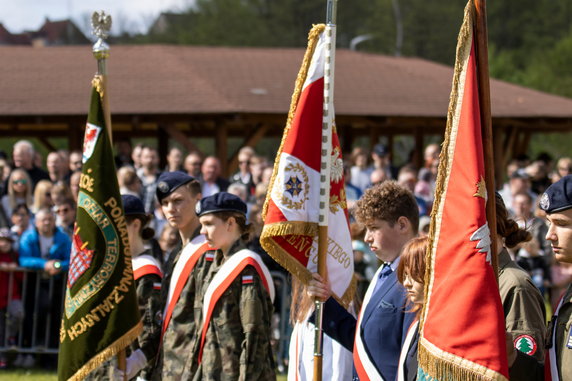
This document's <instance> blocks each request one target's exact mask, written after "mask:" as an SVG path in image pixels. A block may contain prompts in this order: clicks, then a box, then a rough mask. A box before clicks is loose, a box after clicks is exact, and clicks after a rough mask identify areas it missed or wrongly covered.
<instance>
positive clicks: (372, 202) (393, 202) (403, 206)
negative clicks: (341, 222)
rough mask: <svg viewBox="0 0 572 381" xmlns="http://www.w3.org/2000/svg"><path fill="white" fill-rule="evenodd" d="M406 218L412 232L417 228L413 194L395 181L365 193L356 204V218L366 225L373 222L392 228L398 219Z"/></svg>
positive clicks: (416, 210)
mask: <svg viewBox="0 0 572 381" xmlns="http://www.w3.org/2000/svg"><path fill="white" fill-rule="evenodd" d="M402 216H403V217H406V218H407V219H408V220H409V222H410V223H411V228H412V229H413V232H414V233H415V234H417V230H418V228H419V207H418V206H417V202H416V201H415V197H413V193H411V191H409V190H408V189H407V188H405V187H403V186H401V185H399V184H397V182H395V181H385V182H383V183H381V184H379V185H377V186H374V187H372V188H369V189H367V190H366V191H365V193H364V194H363V196H362V198H360V199H359V200H358V201H357V203H356V218H357V220H358V222H360V223H363V224H366V223H368V222H370V221H374V220H383V221H387V222H388V223H389V224H390V226H393V225H394V224H395V223H396V222H397V220H398V219H399V217H402Z"/></svg>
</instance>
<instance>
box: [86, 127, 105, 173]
mask: <svg viewBox="0 0 572 381" xmlns="http://www.w3.org/2000/svg"><path fill="white" fill-rule="evenodd" d="M100 133H101V127H98V126H96V125H95V124H91V123H87V124H86V126H85V137H84V140H83V157H82V162H83V163H84V164H85V162H86V161H88V160H89V158H90V157H91V155H92V154H93V149H94V148H95V143H97V138H99V134H100Z"/></svg>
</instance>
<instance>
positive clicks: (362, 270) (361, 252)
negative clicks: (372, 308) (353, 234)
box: [352, 239, 377, 300]
mask: <svg viewBox="0 0 572 381" xmlns="http://www.w3.org/2000/svg"><path fill="white" fill-rule="evenodd" d="M352 250H353V253H354V274H355V275H354V276H355V279H356V280H357V282H358V283H357V294H358V296H359V298H360V300H363V297H364V296H365V293H366V291H367V287H368V286H369V282H370V281H371V280H372V278H373V275H374V274H375V269H376V268H377V263H375V264H374V265H373V266H372V263H370V262H369V258H368V257H367V256H366V253H367V252H368V251H369V249H368V247H367V245H366V244H365V242H363V241H362V240H358V239H354V240H353V241H352ZM376 262H377V261H376Z"/></svg>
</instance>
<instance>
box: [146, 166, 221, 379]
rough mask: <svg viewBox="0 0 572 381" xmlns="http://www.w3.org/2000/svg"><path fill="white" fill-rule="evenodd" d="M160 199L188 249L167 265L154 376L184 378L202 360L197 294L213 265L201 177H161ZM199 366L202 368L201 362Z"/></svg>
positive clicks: (171, 174)
mask: <svg viewBox="0 0 572 381" xmlns="http://www.w3.org/2000/svg"><path fill="white" fill-rule="evenodd" d="M156 195H157V199H158V200H159V203H160V204H161V209H162V211H163V213H164V215H165V218H166V219H167V222H168V223H169V225H171V226H172V227H174V228H176V229H178V230H179V235H180V236H181V242H182V249H181V250H180V251H178V252H175V251H174V252H173V254H172V256H171V257H169V258H168V259H167V262H166V263H165V265H164V269H163V271H164V276H163V282H162V286H161V302H162V303H163V305H164V309H163V316H162V328H161V340H160V344H159V345H160V346H159V353H158V359H157V363H156V365H155V369H154V370H153V376H152V378H151V379H153V380H172V379H181V378H182V375H183V372H185V371H188V367H192V366H194V364H195V363H196V359H195V360H193V359H192V358H190V356H189V354H190V353H192V352H193V351H192V348H193V347H194V346H195V345H196V341H197V337H198V336H197V330H198V328H199V327H197V325H196V323H195V316H194V309H195V306H196V302H197V300H196V298H195V293H196V289H197V287H198V285H200V284H202V281H203V277H204V275H206V272H207V271H208V269H209V267H210V264H211V263H212V258H213V255H212V248H211V247H209V245H208V243H207V241H206V238H205V236H203V235H201V234H200V229H201V226H200V223H199V219H198V218H197V216H196V215H195V213H193V211H194V210H195V205H196V204H197V203H198V202H199V200H200V199H201V186H200V184H199V182H198V181H197V180H195V179H194V178H193V177H191V176H189V175H187V174H186V173H183V172H163V173H162V174H161V175H160V176H159V178H158V179H157V190H156ZM195 368H196V366H195Z"/></svg>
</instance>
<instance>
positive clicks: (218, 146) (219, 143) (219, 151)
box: [215, 124, 229, 177]
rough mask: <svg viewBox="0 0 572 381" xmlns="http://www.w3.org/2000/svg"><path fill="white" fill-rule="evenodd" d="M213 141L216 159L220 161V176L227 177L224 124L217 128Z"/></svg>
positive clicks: (225, 129) (226, 141) (226, 132)
mask: <svg viewBox="0 0 572 381" xmlns="http://www.w3.org/2000/svg"><path fill="white" fill-rule="evenodd" d="M215 139H216V140H215V151H216V157H218V159H219V160H220V166H221V175H222V176H223V177H228V176H229V173H228V165H227V164H228V163H227V157H228V129H227V127H226V125H225V124H221V125H220V126H218V127H217V129H216V138H215Z"/></svg>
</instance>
